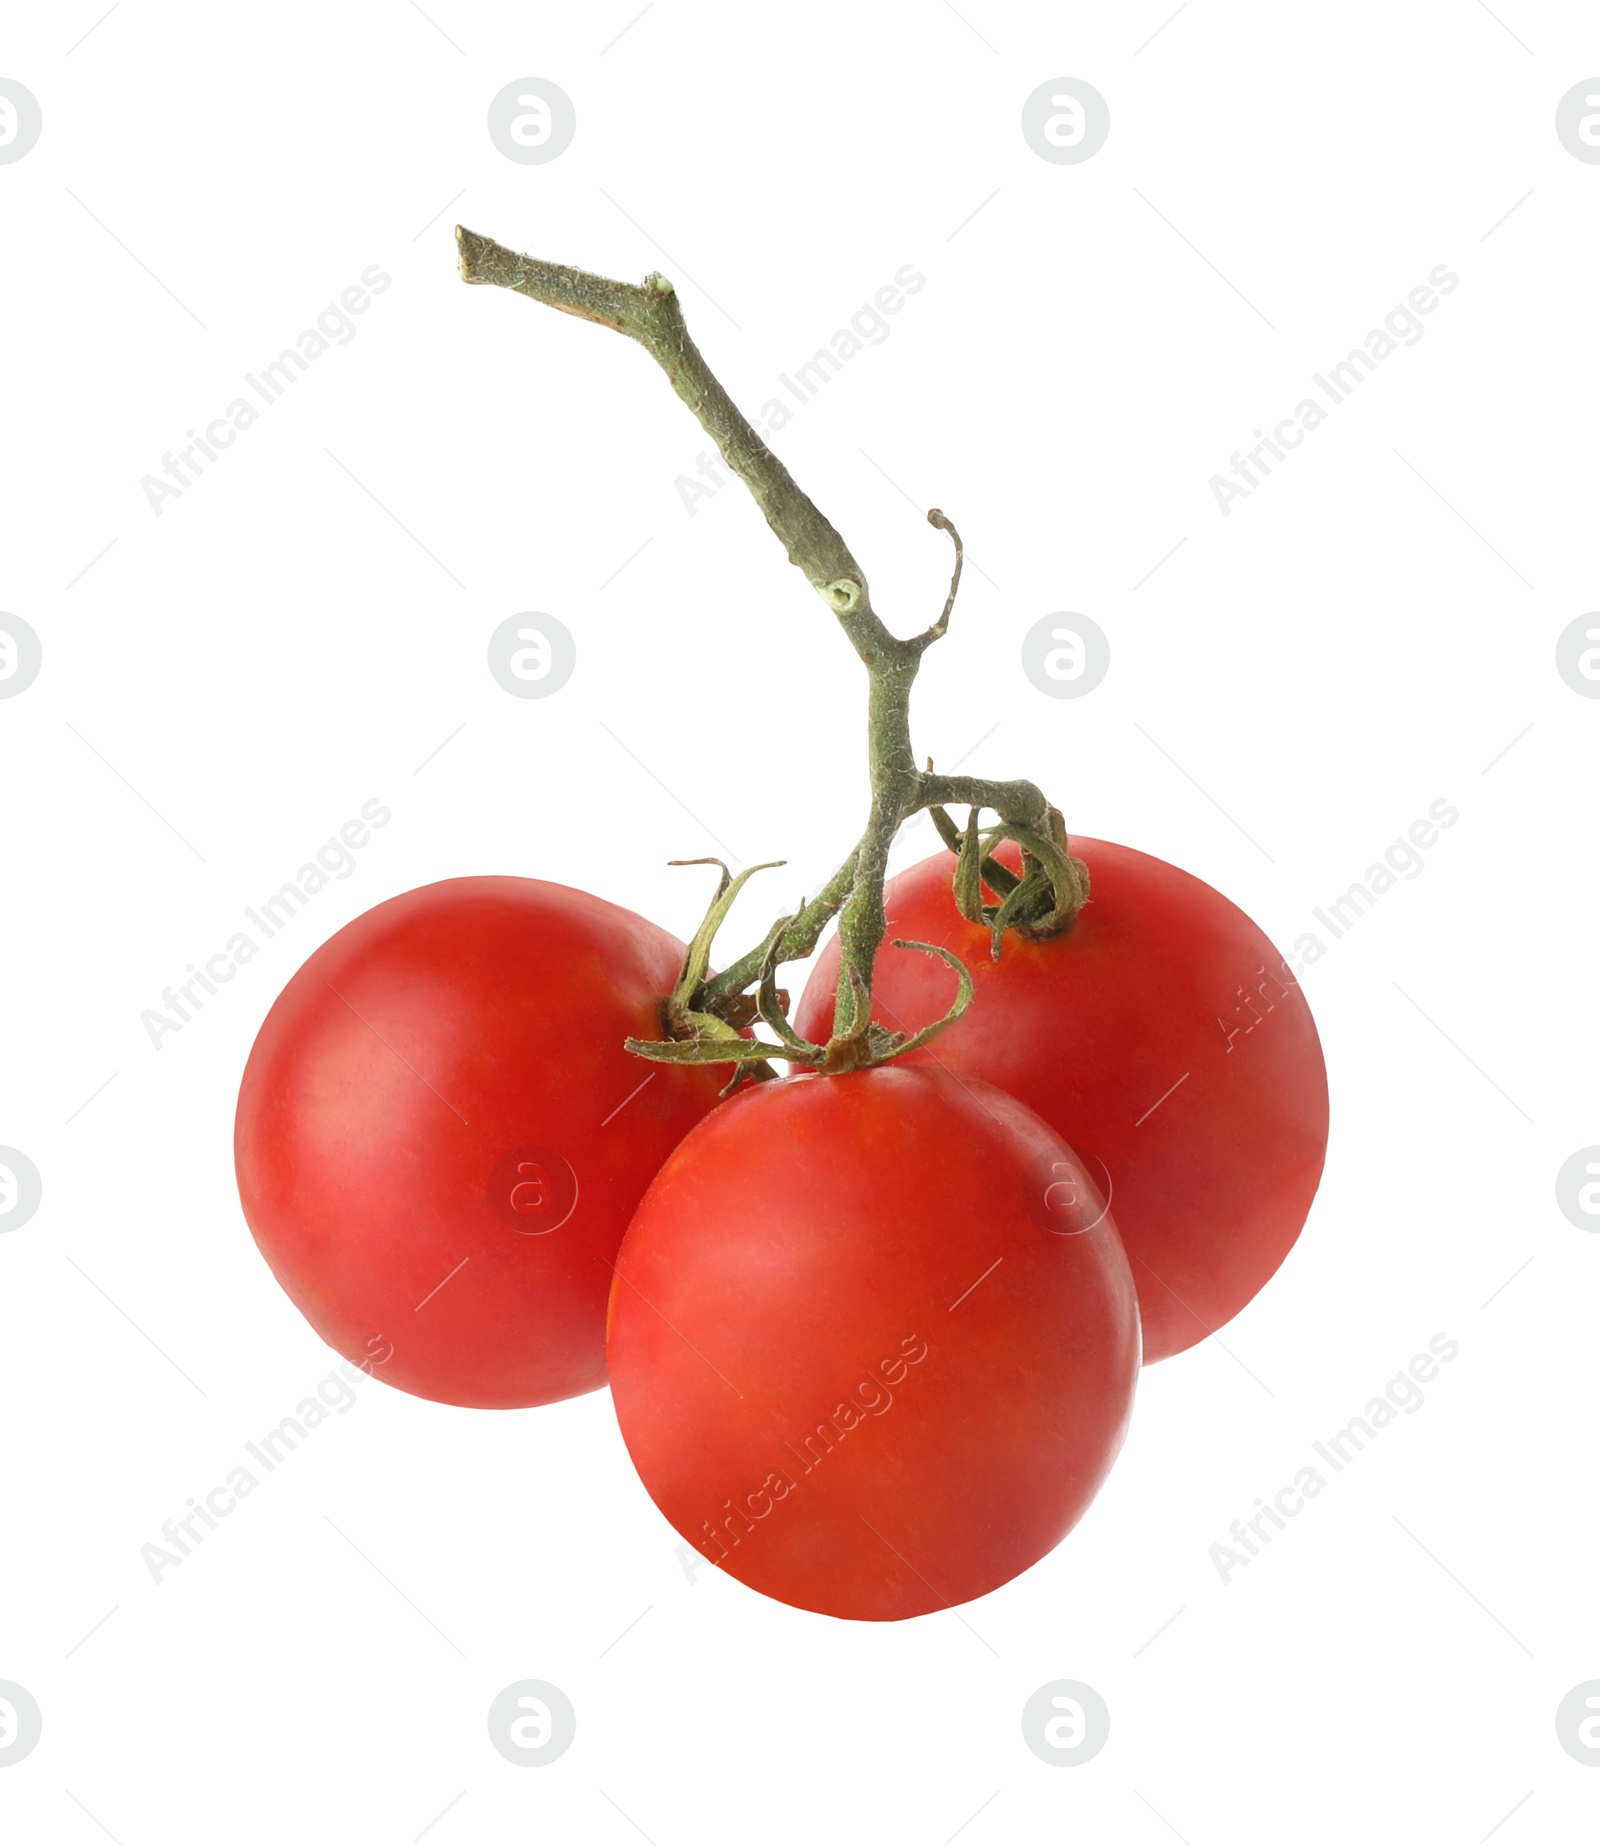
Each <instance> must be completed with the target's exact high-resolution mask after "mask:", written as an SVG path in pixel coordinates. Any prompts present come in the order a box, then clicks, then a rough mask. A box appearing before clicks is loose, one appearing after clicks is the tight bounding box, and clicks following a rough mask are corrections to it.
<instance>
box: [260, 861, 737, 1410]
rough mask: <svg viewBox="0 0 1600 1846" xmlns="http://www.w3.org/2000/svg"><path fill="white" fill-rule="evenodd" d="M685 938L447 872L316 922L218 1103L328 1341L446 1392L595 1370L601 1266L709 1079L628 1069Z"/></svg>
mask: <svg viewBox="0 0 1600 1846" xmlns="http://www.w3.org/2000/svg"><path fill="white" fill-rule="evenodd" d="M682 956H683V945H682V944H681V943H679V942H676V941H674V939H673V938H672V937H671V936H669V935H668V934H667V933H666V932H665V931H664V930H660V929H657V928H656V927H655V925H654V924H653V923H649V922H646V920H645V919H644V918H643V917H639V916H635V915H634V914H633V912H632V911H628V910H622V909H619V908H618V907H617V906H616V905H614V904H608V903H605V902H604V901H602V900H601V899H600V898H597V897H591V896H589V895H588V894H587V893H585V892H582V891H572V890H568V889H567V888H566V887H565V886H563V885H555V884H545V883H542V882H540V881H538V880H535V879H529V878H452V879H446V880H445V881H444V882H443V883H441V884H432V885H425V886H423V887H422V888H421V889H420V890H416V891H408V892H406V893H405V894H404V895H403V896H401V897H396V898H391V899H390V900H389V901H388V902H387V903H383V904H379V905H378V906H377V907H376V908H375V909H373V910H369V911H368V912H367V913H366V914H365V915H364V916H360V917H357V918H356V920H355V921H354V922H353V923H350V924H348V925H346V927H345V928H344V929H342V930H340V931H339V933H338V934H337V935H336V936H334V937H333V938H332V940H331V941H329V942H327V943H325V944H324V945H323V946H322V947H321V948H320V949H318V950H317V951H316V953H315V954H314V955H312V957H311V958H310V960H309V961H307V962H306V964H305V966H304V967H302V968H301V969H300V971H299V972H298V973H297V974H296V975H295V976H294V978H293V979H292V980H291V981H290V982H289V984H288V986H287V987H285V988H284V990H283V992H282V993H281V994H280V995H279V996H278V999H277V1001H276V1002H275V1004H274V1005H273V1008H272V1010H271V1012H270V1013H269V1014H268V1015H267V1018H266V1021H265V1023H264V1024H263V1025H262V1028H261V1031H260V1034H259V1036H258V1037H257V1039H256V1042H255V1046H254V1048H253V1050H252V1051H251V1053H250V1060H249V1063H248V1065H247V1066H246V1068H245V1073H244V1081H243V1083H242V1084H241V1086H240V1090H239V1110H238V1117H237V1120H236V1123H235V1130H234V1156H235V1164H236V1167H237V1171H238V1178H239V1196H240V1199H241V1200H242V1202H243V1205H244V1212H245V1217H246V1218H247V1219H248V1221H249V1224H250V1229H251V1230H252V1232H253V1233H254V1234H255V1239H256V1242H257V1244H258V1245H259V1246H260V1248H261V1253H262V1255H263V1256H265V1257H266V1259H267V1262H268V1263H269V1264H270V1265H271V1267H272V1271H273V1273H274V1274H275V1275H276V1276H277V1278H278V1280H279V1281H280V1282H281V1283H282V1284H283V1286H284V1288H285V1289H286V1290H287V1291H288V1294H289V1296H290V1298H291V1299H292V1300H293V1301H294V1303H295V1305H296V1306H297V1307H298V1308H299V1309H300V1311H301V1312H302V1313H303V1314H304V1315H305V1316H306V1318H307V1319H308V1320H309V1321H310V1322H311V1324H312V1326H313V1327H315V1328H316V1330H317V1332H318V1333H320V1334H321V1335H322V1337H323V1338H324V1339H325V1340H326V1341H327V1342H328V1344H329V1345H330V1346H333V1347H335V1348H336V1349H337V1350H338V1351H340V1352H342V1353H344V1354H345V1356H346V1357H347V1358H350V1359H353V1360H356V1361H357V1362H360V1363H364V1364H369V1365H370V1364H371V1352H372V1350H373V1346H374V1344H375V1343H378V1342H381V1343H383V1344H386V1345H388V1346H390V1347H392V1349H393V1353H392V1357H390V1358H389V1359H388V1360H387V1361H386V1362H385V1363H384V1364H383V1366H382V1368H381V1370H380V1371H379V1372H378V1373H377V1375H378V1376H380V1377H382V1378H384V1379H386V1380H387V1381H388V1382H389V1383H390V1384H394V1385H398V1386H399V1387H400V1388H401V1389H402V1390H406V1391H412V1392H415V1393H416V1395H417V1396H419V1397H431V1398H436V1399H438V1400H440V1401H441V1402H443V1403H448V1404H470V1405H478V1406H482V1407H487V1408H511V1407H513V1406H516V1405H524V1404H543V1403H551V1402H553V1401H554V1400H556V1399H558V1398H563V1397H572V1396H575V1395H576V1394H577V1393H579V1392H581V1391H592V1390H594V1389H595V1388H596V1387H597V1386H599V1385H601V1384H603V1383H604V1382H605V1304H606V1296H607V1293H608V1291H609V1288H610V1284H611V1267H610V1264H611V1260H612V1259H613V1258H614V1257H615V1255H616V1252H617V1246H618V1244H619V1243H620V1242H621V1241H622V1233H623V1231H624V1230H625V1229H626V1228H627V1223H628V1219H629V1217H630V1216H631V1215H632V1212H633V1208H634V1207H635V1205H637V1204H638V1202H639V1198H640V1195H641V1194H642V1193H643V1192H644V1189H645V1187H646V1186H647V1185H648V1184H649V1181H650V1177H651V1175H652V1174H653V1173H654V1172H655V1170H656V1168H657V1167H658V1166H660V1164H661V1162H662V1160H663V1159H664V1158H665V1157H666V1155H667V1153H668V1151H669V1150H670V1149H671V1148H672V1147H673V1146H675V1145H676V1143H677V1142H678V1141H679V1140H680V1139H681V1138H682V1137H683V1135H684V1134H685V1133H686V1132H687V1131H688V1130H689V1129H690V1128H691V1127H693V1125H694V1124H695V1123H696V1122H697V1121H698V1120H699V1119H700V1117H701V1116H702V1115H704V1114H705V1113H706V1111H707V1110H708V1109H710V1108H711V1107H712V1106H713V1104H714V1102H715V1101H716V1094H717V1089H718V1087H719V1085H720V1084H721V1083H722V1082H723V1080H724V1079H725V1077H726V1075H727V1073H726V1071H723V1070H708V1069H703V1068H701V1069H686V1068H683V1067H681V1066H672V1065H660V1064H656V1065H651V1064H646V1063H644V1062H642V1061H641V1060H640V1059H639V1058H636V1057H634V1056H632V1055H631V1054H630V1053H629V1052H627V1051H625V1050H624V1049H623V1044H622V1041H623V1039H624V1038H625V1037H627V1036H628V1035H629V1034H632V1035H634V1036H636V1037H642V1038H655V1037H659V1035H660V1031H661V1024H660V1017H659V1004H660V1000H661V997H662V996H663V995H664V994H666V993H667V992H669V990H670V989H671V987H672V983H673V980H674V978H675V976H676V974H677V971H678V964H679V962H680V960H681V959H682Z"/></svg>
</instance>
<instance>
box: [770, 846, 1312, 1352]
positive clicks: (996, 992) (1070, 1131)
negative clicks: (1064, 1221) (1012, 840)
mask: <svg viewBox="0 0 1600 1846" xmlns="http://www.w3.org/2000/svg"><path fill="white" fill-rule="evenodd" d="M1071 851H1072V852H1073V854H1074V855H1075V856H1076V857H1078V858H1080V859H1082V860H1083V861H1084V862H1085V864H1086V865H1087V866H1088V868H1089V900H1088V902H1087V904H1086V905H1085V906H1084V908H1083V910H1082V911H1081V912H1080V913H1079V915H1078V917H1077V919H1076V921H1075V922H1074V923H1073V925H1072V927H1071V929H1070V930H1069V931H1068V932H1067V933H1066V934H1065V935H1062V936H1058V937H1055V938H1053V939H1051V940H1049V941H1045V942H1027V941H1024V940H1023V939H1022V938H1021V937H1019V936H1016V935H1012V934H1008V935H1007V936H1006V939H1005V942H1004V945H1003V950H1002V958H1001V960H1000V961H999V962H996V961H994V960H993V959H992V957H991V956H990V953H989V932H988V931H987V930H986V929H979V928H976V927H975V926H974V925H972V924H970V923H968V922H966V921H965V919H964V918H963V917H962V916H961V914H960V913H959V912H958V911H957V909H956V907H955V900H954V898H953V896H952V895H951V889H950V881H951V876H952V874H953V872H954V870H955V859H954V857H953V855H951V854H949V853H942V854H939V855H938V856H936V857H935V858H932V859H925V860H924V861H923V862H922V863H921V864H920V865H916V866H913V867H912V868H911V869H910V870H909V871H907V872H904V873H902V874H901V875H900V876H899V877H898V878H895V879H892V880H891V881H890V882H889V885H888V887H887V889H886V891H885V902H886V906H887V911H888V915H889V919H890V927H889V933H890V935H891V936H901V937H905V938H908V939H910V940H913V941H920V942H933V943H937V944H939V945H940V946H941V947H943V948H947V949H950V950H952V951H953V952H954V953H955V954H956V955H957V956H959V957H960V959H961V960H962V961H963V962H965V963H966V965H967V967H968V968H969V969H970V970H971V973H972V976H973V980H974V982H975V985H976V994H975V997H974V999H973V1002H972V1006H971V1009H970V1011H968V1013H967V1014H966V1016H965V1017H964V1018H963V1019H961V1020H959V1021H958V1022H957V1023H956V1024H955V1025H954V1026H952V1027H950V1028H949V1029H948V1030H947V1031H945V1032H942V1033H941V1034H940V1035H939V1037H938V1038H936V1039H935V1040H933V1042H932V1043H931V1044H930V1045H928V1046H927V1047H926V1048H925V1049H924V1050H922V1051H920V1052H914V1053H912V1057H911V1061H912V1062H916V1063H927V1064H931V1065H933V1066H935V1067H943V1068H944V1069H947V1070H949V1071H952V1072H954V1073H956V1074H957V1075H960V1076H968V1077H982V1078H985V1079H987V1081H989V1082H990V1083H995V1084H998V1085H999V1086H1000V1087H1001V1088H1002V1089H1005V1090H1009V1091H1010V1093H1011V1094H1012V1095H1013V1096H1016V1097H1019V1098H1020V1099H1021V1100H1022V1101H1023V1102H1025V1103H1027V1104H1028V1106H1029V1107H1030V1108H1032V1109H1035V1110H1037V1111H1038V1113H1039V1114H1040V1115H1042V1116H1043V1117H1044V1118H1045V1120H1046V1121H1047V1122H1049V1123H1050V1125H1051V1126H1052V1127H1053V1128H1055V1129H1056V1131H1057V1132H1058V1133H1059V1134H1061V1135H1063V1136H1064V1137H1066V1139H1067V1140H1069V1141H1070V1142H1071V1144H1072V1145H1073V1146H1074V1147H1075V1148H1076V1149H1077V1150H1078V1152H1079V1153H1080V1154H1081V1155H1082V1156H1083V1158H1084V1159H1085V1160H1086V1161H1087V1162H1088V1163H1089V1165H1090V1170H1091V1172H1092V1173H1093V1174H1094V1176H1095V1178H1096V1180H1097V1181H1098V1183H1099V1185H1100V1186H1101V1188H1102V1190H1103V1191H1105V1192H1106V1194H1107V1197H1108V1198H1109V1200H1110V1204H1111V1209H1112V1212H1113V1214H1114V1216H1115V1218H1116V1221H1117V1228H1118V1230H1119V1231H1120V1232H1121V1235H1122V1241H1123V1245H1124V1247H1125V1248H1126V1250H1127V1252H1128V1259H1129V1261H1130V1263H1131V1264H1132V1266H1133V1275H1134V1280H1135V1282H1136V1283H1137V1285H1138V1289H1139V1312H1140V1316H1141V1319H1142V1321H1143V1325H1144V1355H1145V1358H1146V1360H1152V1359H1164V1358H1166V1357H1168V1356H1169V1355H1170V1354H1172V1353H1176V1352H1182V1351H1183V1350H1184V1349H1185V1348H1186V1347H1188V1346H1192V1345H1194V1343H1195V1342H1196V1341H1197V1340H1200V1339H1203V1338H1204V1337H1205V1336H1206V1334H1208V1333H1210V1332H1212V1331H1214V1330H1215V1329H1216V1328H1218V1327H1220V1326H1221V1325H1222V1324H1223V1323H1224V1322H1225V1321H1228V1320H1230V1319H1232V1317H1233V1316H1234V1315H1235V1314H1237V1313H1238V1312H1239V1310H1240V1309H1241V1308H1242V1307H1243V1306H1244V1305H1245V1304H1246V1302H1248V1301H1249V1300H1251V1298H1252V1297H1253V1296H1254V1295H1255V1294H1256V1292H1257V1291H1258V1290H1259V1289H1260V1288H1261V1287H1262V1286H1263V1284H1264V1283H1266V1282H1267V1280H1268V1279H1269V1278H1270V1277H1271V1276H1272V1274H1273V1273H1274V1271H1275V1270H1276V1269H1277V1268H1278V1265H1279V1264H1280V1263H1281V1262H1282V1261H1283V1259H1284V1257H1285V1256H1286V1255H1287V1254H1288V1252H1289V1250H1290V1248H1291V1246H1292V1245H1293V1243H1294V1241H1295V1239H1296V1237H1298V1236H1299V1234H1300V1229H1301V1226H1302V1225H1303V1224H1304V1222H1305V1218H1306V1213H1307V1212H1308V1211H1309V1210H1310V1208H1311V1200H1312V1196H1313V1194H1314V1193H1315V1192H1316V1189H1317V1181H1318V1180H1319V1178H1320V1177H1321V1174H1322V1160H1323V1153H1324V1150H1325V1148H1326V1146H1327V1139H1328V1083H1327V1074H1326V1072H1325V1070H1324V1068H1323V1062H1322V1047H1321V1045H1320V1044H1319V1043H1318V1041H1317V1029H1316V1027H1315V1025H1314V1024H1313V1023H1312V1019H1311V1009H1310V1008H1309V1007H1308V1006H1307V1005H1306V1001H1305V996H1304V994H1303V993H1302V992H1301V990H1300V988H1299V986H1298V985H1297V984H1296V983H1295V981H1294V977H1293V976H1292V974H1290V972H1289V971H1288V969H1287V967H1286V966H1285V964H1284V961H1283V958H1282V957H1281V956H1280V955H1279V954H1278V952H1277V950H1276V949H1275V948H1273V946H1272V944H1271V943H1270V942H1269V941H1268V940H1267V938H1266V937H1265V936H1264V935H1263V934H1262V933H1261V931H1260V930H1259V929H1257V928H1256V926H1255V924H1254V923H1252V922H1251V921H1250V919H1249V918H1248V917H1247V916H1246V915H1245V914H1244V912H1243V911H1242V910H1239V909H1237V908H1235V906H1234V905H1232V904H1230V903H1229V902H1228V900H1227V899H1226V898H1225V897H1223V896H1222V895H1221V894H1220V893H1219V892H1216V891H1213V890H1212V889H1211V887H1210V886H1209V885H1206V884H1202V883H1201V882H1200V880H1199V879H1198V878H1191V877H1190V875H1189V874H1188V873H1187V872H1181V871H1179V870H1178V868H1177V867H1176V866H1173V865H1168V864H1166V863H1165V862H1164V861H1163V860H1160V859H1153V858H1151V857H1150V856H1149V855H1148V854H1146V853H1141V852H1135V851H1133V849H1132V848H1131V847H1127V846H1112V845H1109V844H1107V843H1106V842H1105V841H1103V840H1089V839H1083V838H1080V837H1076V836H1074V838H1073V839H1072V842H1071ZM997 857H998V858H999V859H1000V861H1001V863H1002V864H1009V865H1010V866H1011V867H1012V868H1013V869H1015V868H1016V867H1017V865H1018V863H1019V859H1020V855H1019V853H1018V851H1017V848H1016V847H1015V846H1013V845H1010V844H1007V845H1006V846H1004V847H1002V849H1001V850H1000V852H999V853H998V855H997ZM838 967H839V954H838V945H837V940H835V941H832V942H830V943H829V945H828V947H827V949H826V950H825V951H824V953H823V954H822V956H821V957H820V958H819V959H818V962H817V965H816V967H815V969H814V970H813V972H812V976H811V979H810V981H809V983H808V984H807V986H806V990H805V995H804V997H803V999H802V1001H801V1004H800V1008H799V1010H798V1012H797V1014H796V1016H795V1023H796V1025H797V1026H798V1028H799V1030H800V1031H801V1032H803V1033H804V1034H805V1035H806V1036H807V1037H808V1038H811V1039H826V1038H827V1036H828V1033H829V1030H830V1027H831V1022H832V1016H833V989H834V984H835V982H836V980H837V978H838ZM954 997H955V976H954V974H953V973H951V971H950V970H949V969H948V968H947V967H945V966H944V964H943V963H941V962H939V961H937V960H936V959H935V958H934V957H933V956H931V955H919V954H916V953H914V952H911V951H903V950H896V949H893V948H885V950H884V951H883V953H882V954H880V955H879V957H878V963H877V968H876V970H875V972H874V976H873V1002H874V1007H875V1009H876V1016H877V1017H878V1018H879V1019H880V1020H882V1021H883V1022H884V1023H885V1024H887V1025H890V1026H892V1027H895V1028H896V1029H901V1030H905V1031H907V1032H909V1031H911V1030H913V1029H915V1028H916V1027H919V1026H922V1025H925V1024H927V1023H928V1022H929V1021H930V1020H932V1019H936V1018H938V1017H939V1015H940V1014H941V1013H942V1012H943V1011H944V1010H945V1009H946V1008H947V1007H948V1005H949V1004H950V1002H951V1000H952V999H953V998H954Z"/></svg>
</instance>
